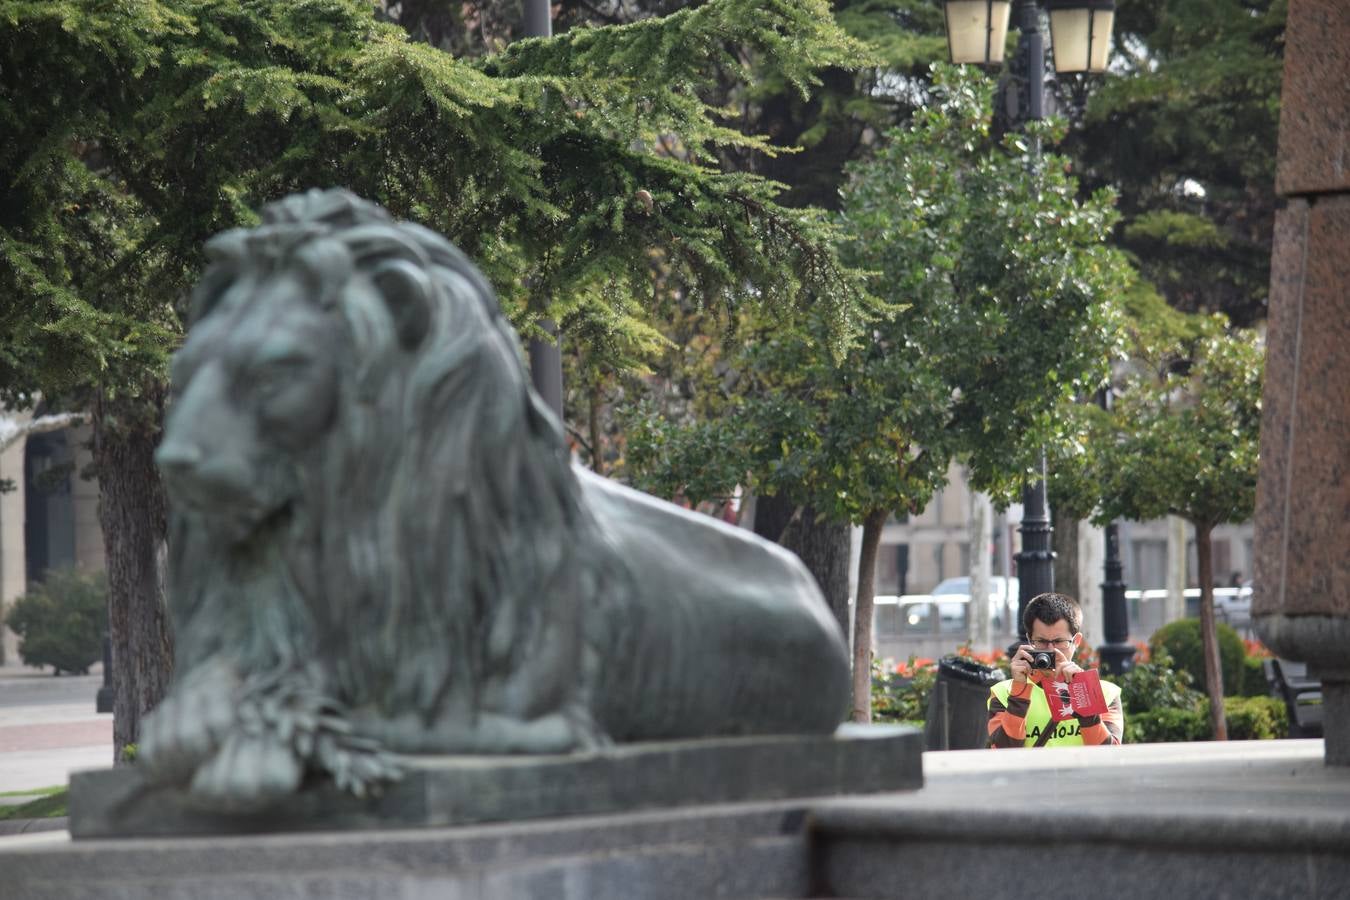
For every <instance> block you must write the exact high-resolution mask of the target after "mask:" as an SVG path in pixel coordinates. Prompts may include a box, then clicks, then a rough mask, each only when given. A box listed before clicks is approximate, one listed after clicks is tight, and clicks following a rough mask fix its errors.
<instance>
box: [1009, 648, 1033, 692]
mask: <svg viewBox="0 0 1350 900" xmlns="http://www.w3.org/2000/svg"><path fill="white" fill-rule="evenodd" d="M1031 652H1032V647H1031V645H1030V644H1023V645H1022V646H1020V647H1018V648H1017V652H1016V653H1014V654H1013V658H1012V662H1011V663H1009V665H1008V668H1010V669H1012V677H1013V684H1019V685H1020V684H1026V683H1027V677H1028V676H1030V675H1031Z"/></svg>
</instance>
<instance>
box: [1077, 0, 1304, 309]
mask: <svg viewBox="0 0 1350 900" xmlns="http://www.w3.org/2000/svg"><path fill="white" fill-rule="evenodd" d="M1287 8H1288V2H1287V0H1205V2H1196V0H1153V2H1148V3H1122V4H1120V7H1119V9H1118V11H1117V15H1116V19H1115V26H1114V29H1113V31H1114V39H1115V44H1114V56H1113V61H1112V67H1113V70H1114V71H1115V72H1116V73H1117V75H1115V76H1112V77H1107V78H1105V79H1098V78H1091V77H1087V76H1076V77H1070V78H1063V77H1061V78H1060V79H1059V82H1060V86H1061V88H1062V89H1063V92H1064V93H1065V95H1066V99H1068V100H1069V103H1068V104H1067V108H1068V110H1069V111H1070V112H1071V113H1072V114H1073V115H1074V117H1075V121H1076V123H1077V124H1079V126H1080V127H1078V128H1076V129H1075V131H1074V133H1073V135H1072V137H1071V140H1070V144H1069V148H1068V149H1069V152H1070V154H1071V155H1072V156H1073V157H1074V158H1075V160H1076V161H1077V162H1078V164H1079V167H1080V169H1081V170H1082V172H1083V179H1084V184H1085V185H1087V186H1089V187H1096V186H1099V185H1111V186H1113V187H1114V188H1115V189H1116V190H1117V191H1118V192H1119V194H1120V210H1121V213H1122V220H1121V223H1120V226H1119V233H1118V239H1119V241H1120V245H1121V246H1122V247H1123V248H1125V249H1126V250H1127V251H1128V252H1130V253H1131V254H1132V256H1133V258H1134V260H1135V262H1136V264H1137V266H1138V267H1139V269H1140V271H1141V273H1142V274H1143V276H1144V277H1145V278H1146V279H1147V280H1148V281H1149V282H1150V283H1151V284H1153V285H1154V286H1155V287H1156V288H1157V289H1158V290H1159V291H1160V292H1161V293H1162V294H1163V295H1164V296H1165V297H1166V298H1167V302H1168V303H1170V304H1171V305H1172V306H1173V307H1175V308H1177V309H1180V310H1184V311H1188V312H1215V311H1217V312H1223V313H1225V314H1227V315H1228V316H1229V317H1230V318H1231V319H1232V320H1233V321H1234V322H1235V323H1236V324H1238V325H1242V326H1249V325H1251V324H1253V323H1254V322H1255V321H1257V320H1259V319H1262V318H1264V317H1265V304H1266V293H1267V290H1268V288H1269V283H1270V245H1271V238H1272V234H1273V227H1274V212H1275V202H1276V198H1275V147H1276V131H1277V127H1278V124H1279V98H1280V79H1281V71H1282V63H1283V50H1284V21H1285V17H1286V13H1287ZM1089 85H1091V86H1092V87H1093V91H1092V93H1091V94H1090V95H1089V94H1088V93H1087V87H1088V86H1089Z"/></svg>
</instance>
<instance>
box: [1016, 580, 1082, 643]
mask: <svg viewBox="0 0 1350 900" xmlns="http://www.w3.org/2000/svg"><path fill="white" fill-rule="evenodd" d="M1061 619H1062V620H1064V621H1065V622H1068V623H1069V633H1070V634H1077V633H1078V632H1080V631H1082V630H1083V608H1082V607H1081V606H1079V605H1078V601H1077V600H1075V599H1073V598H1072V597H1070V596H1069V595H1068V594H1056V593H1054V592H1053V591H1052V592H1050V593H1047V594H1037V595H1036V596H1035V597H1032V598H1031V602H1030V603H1028V604H1027V608H1026V611H1025V612H1023V613H1022V633H1023V634H1024V635H1026V637H1027V638H1028V639H1030V638H1031V625H1032V623H1033V622H1035V621H1037V620H1040V621H1041V622H1042V623H1044V624H1046V625H1053V624H1055V623H1056V622H1058V621H1060V620H1061Z"/></svg>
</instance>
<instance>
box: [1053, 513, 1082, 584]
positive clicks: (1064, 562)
mask: <svg viewBox="0 0 1350 900" xmlns="http://www.w3.org/2000/svg"><path fill="white" fill-rule="evenodd" d="M1050 545H1051V547H1052V548H1053V549H1054V551H1055V589H1056V590H1058V591H1060V592H1062V593H1066V594H1073V595H1074V599H1075V600H1077V601H1079V602H1080V603H1081V602H1082V600H1083V598H1082V597H1079V596H1077V595H1078V520H1077V519H1075V518H1074V517H1073V516H1068V515H1066V516H1061V517H1060V518H1058V519H1056V520H1055V531H1054V533H1053V534H1051V535H1050Z"/></svg>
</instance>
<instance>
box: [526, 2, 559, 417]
mask: <svg viewBox="0 0 1350 900" xmlns="http://www.w3.org/2000/svg"><path fill="white" fill-rule="evenodd" d="M524 13H525V28H524V31H525V37H552V36H553V9H552V6H551V0H525V3H524ZM542 327H543V329H544V331H546V332H548V333H549V334H551V335H553V338H554V339H553V340H552V341H548V340H544V339H542V338H533V339H531V340H530V383H531V384H532V385H533V386H534V389H535V392H536V393H538V394H539V396H540V397H541V398H542V399H543V401H544V403H545V404H547V405H548V408H549V409H551V410H553V412H554V414H556V415H557V417H558V421H559V422H561V421H563V399H562V398H563V385H562V348H561V345H560V342H561V340H562V339H561V338H559V337H558V326H557V323H555V322H553V321H552V320H545V321H544V322H543V323H542Z"/></svg>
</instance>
